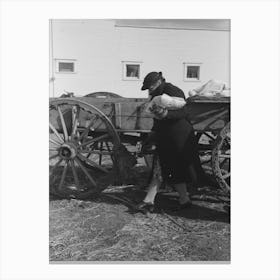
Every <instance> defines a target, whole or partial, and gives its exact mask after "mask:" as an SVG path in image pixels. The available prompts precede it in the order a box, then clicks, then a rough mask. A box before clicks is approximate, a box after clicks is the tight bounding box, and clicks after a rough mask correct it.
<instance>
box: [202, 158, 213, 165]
mask: <svg viewBox="0 0 280 280" xmlns="http://www.w3.org/2000/svg"><path fill="white" fill-rule="evenodd" d="M211 160H212V159H211V158H209V159H206V160H201V164H205V163H208V162H211Z"/></svg>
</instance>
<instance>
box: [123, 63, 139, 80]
mask: <svg viewBox="0 0 280 280" xmlns="http://www.w3.org/2000/svg"><path fill="white" fill-rule="evenodd" d="M141 64H142V63H141V62H136V61H123V80H126V81H139V80H140V79H141Z"/></svg>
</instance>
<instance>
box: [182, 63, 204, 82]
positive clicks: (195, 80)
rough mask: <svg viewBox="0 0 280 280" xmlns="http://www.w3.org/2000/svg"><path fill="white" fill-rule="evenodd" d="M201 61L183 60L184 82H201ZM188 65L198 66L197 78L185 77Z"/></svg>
mask: <svg viewBox="0 0 280 280" xmlns="http://www.w3.org/2000/svg"><path fill="white" fill-rule="evenodd" d="M202 64H203V63H202V62H183V67H184V70H183V75H184V76H183V81H184V82H201V68H202ZM188 66H199V72H198V77H199V78H198V79H196V78H187V71H188Z"/></svg>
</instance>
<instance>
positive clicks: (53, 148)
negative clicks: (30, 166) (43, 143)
mask: <svg viewBox="0 0 280 280" xmlns="http://www.w3.org/2000/svg"><path fill="white" fill-rule="evenodd" d="M57 150H58V148H55V147H50V148H49V152H57Z"/></svg>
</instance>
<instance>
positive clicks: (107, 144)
mask: <svg viewBox="0 0 280 280" xmlns="http://www.w3.org/2000/svg"><path fill="white" fill-rule="evenodd" d="M105 144H106V147H107V150H108V151H109V152H111V151H112V149H111V148H110V146H109V143H108V142H107V141H106V142H105Z"/></svg>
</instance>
